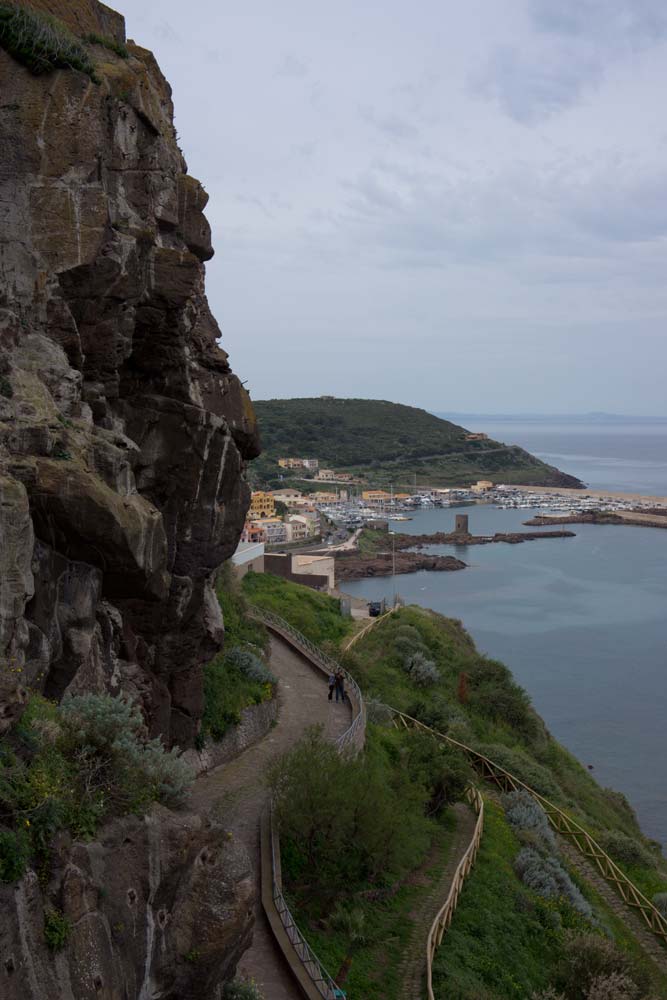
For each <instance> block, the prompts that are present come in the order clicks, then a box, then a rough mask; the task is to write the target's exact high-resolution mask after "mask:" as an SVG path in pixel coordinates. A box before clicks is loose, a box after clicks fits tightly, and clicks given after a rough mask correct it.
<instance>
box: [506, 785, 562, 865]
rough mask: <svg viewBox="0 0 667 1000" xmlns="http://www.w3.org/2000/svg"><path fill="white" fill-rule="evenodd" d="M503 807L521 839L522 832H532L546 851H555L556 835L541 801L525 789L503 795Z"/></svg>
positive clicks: (538, 844) (536, 842)
mask: <svg viewBox="0 0 667 1000" xmlns="http://www.w3.org/2000/svg"><path fill="white" fill-rule="evenodd" d="M502 803H503V808H504V810H505V816H506V818H507V822H508V823H509V824H510V826H511V827H512V828H513V829H514V831H515V833H516V834H517V835H518V836H519V838H520V839H521V834H526V833H528V834H531V835H532V839H533V841H534V842H535V844H536V845H537V846H539V847H540V848H541V849H542V850H543V851H545V852H546V853H551V854H553V853H555V851H556V837H555V835H554V832H553V830H552V829H551V827H550V826H549V820H548V819H547V814H546V813H545V811H544V809H543V808H542V806H541V805H540V804H539V802H536V801H535V799H534V798H533V797H532V795H530V794H529V793H528V792H526V791H524V789H520V790H519V791H517V792H510V793H509V794H508V795H503V798H502Z"/></svg>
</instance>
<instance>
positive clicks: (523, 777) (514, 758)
mask: <svg viewBox="0 0 667 1000" xmlns="http://www.w3.org/2000/svg"><path fill="white" fill-rule="evenodd" d="M477 749H478V750H479V752H480V753H482V754H484V756H485V757H488V758H489V759H490V760H492V761H494V762H495V763H496V764H498V765H499V766H500V767H502V768H503V769H504V770H505V771H509V772H510V774H513V775H514V776H515V777H516V778H518V779H519V780H520V781H522V782H523V783H524V784H525V785H528V787H529V788H532V789H534V791H536V792H538V793H539V794H540V795H544V797H545V798H547V799H552V800H553V801H556V802H557V801H559V800H562V799H563V793H562V791H561V790H560V788H559V787H558V785H557V784H556V782H555V781H554V779H553V777H552V773H551V771H550V770H549V769H548V768H546V767H542V765H541V764H538V763H537V762H536V761H535V760H533V758H532V757H529V756H528V754H527V753H525V752H524V751H523V750H520V749H518V748H514V749H513V748H511V747H507V746H505V745H504V744H503V743H488V744H486V745H485V744H481V745H479V746H478V747H477Z"/></svg>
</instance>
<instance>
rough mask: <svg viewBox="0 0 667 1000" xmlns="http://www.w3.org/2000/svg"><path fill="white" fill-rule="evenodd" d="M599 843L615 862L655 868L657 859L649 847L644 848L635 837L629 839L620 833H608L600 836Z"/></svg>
mask: <svg viewBox="0 0 667 1000" xmlns="http://www.w3.org/2000/svg"><path fill="white" fill-rule="evenodd" d="M597 839H598V843H599V844H600V847H602V849H603V850H605V851H606V852H607V854H609V855H610V856H611V857H612V858H613V859H614V861H620V862H621V864H626V865H642V866H643V867H645V868H655V866H656V859H655V857H654V856H653V854H651V852H650V851H649V849H648V848H647V847H644V845H643V844H641V843H640V842H639V841H638V840H635V838H634V837H628V836H627V835H626V834H624V833H619V832H618V831H615V830H613V831H611V830H610V831H608V832H605V833H601V834H600V835H599V836H598V838H597Z"/></svg>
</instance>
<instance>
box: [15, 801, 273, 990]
mask: <svg viewBox="0 0 667 1000" xmlns="http://www.w3.org/2000/svg"><path fill="white" fill-rule="evenodd" d="M55 855H56V860H55V871H54V874H53V877H52V878H51V880H50V883H49V885H48V886H44V885H42V884H41V882H40V879H39V878H38V877H37V875H36V874H35V873H34V872H29V873H28V874H27V875H26V876H25V877H24V878H23V879H22V880H21V882H20V883H19V884H18V885H17V886H16V887H14V886H1V885H0V914H1V915H2V916H3V919H2V920H0V995H1V996H2V997H3V1000H45V998H47V997H53V998H54V1000H55V998H58V1000H130V998H131V1000H151V998H154V997H162V998H164V1000H204V998H206V1000H208V998H210V1000H216V998H219V997H220V996H221V994H222V984H223V983H224V982H225V981H226V980H228V979H229V978H230V977H231V975H232V974H233V971H234V969H235V967H236V963H237V961H238V959H239V957H240V955H241V953H242V952H243V951H244V950H245V948H247V947H248V944H249V941H250V934H251V926H252V925H251V908H252V902H253V898H254V882H253V878H252V873H251V870H250V862H249V858H248V854H247V851H246V850H245V848H244V847H243V846H242V845H241V844H240V843H238V842H237V841H235V840H234V839H232V838H231V836H230V835H229V834H228V833H226V832H225V830H224V829H223V828H222V827H221V826H218V825H215V824H213V825H211V824H210V823H208V822H206V821H204V820H202V819H201V818H200V817H197V816H192V815H180V816H177V815H174V814H173V813H171V812H169V811H168V810H167V809H163V808H161V807H159V806H155V807H153V810H152V812H151V813H150V815H149V816H147V817H146V818H144V819H140V818H138V817H134V816H132V817H127V818H125V819H121V820H116V821H115V822H113V823H110V824H109V825H108V826H106V827H105V828H104V829H103V830H102V831H100V834H99V835H98V839H97V840H95V841H94V842H92V843H89V844H83V843H76V844H74V845H72V844H70V843H69V842H68V839H67V838H64V837H63V838H62V839H61V842H60V843H59V844H57V845H56V851H55ZM54 898H55V899H57V901H58V904H59V908H58V911H57V912H58V919H59V920H61V921H66V922H67V925H68V927H69V933H68V936H67V947H66V949H65V950H64V951H61V952H56V953H55V954H54V953H53V952H52V951H50V950H49V947H48V946H47V943H46V940H45V922H46V920H48V919H49V917H48V915H49V913H50V912H53V911H52V910H51V907H52V905H53V904H52V901H53V899H54ZM8 914H11V917H12V918H11V919H4V917H5V916H6V915H8Z"/></svg>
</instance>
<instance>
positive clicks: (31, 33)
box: [0, 0, 99, 83]
mask: <svg viewBox="0 0 667 1000" xmlns="http://www.w3.org/2000/svg"><path fill="white" fill-rule="evenodd" d="M96 40H97V36H96ZM0 48H3V49H5V50H6V51H7V52H9V54H10V55H11V56H13V57H14V59H16V60H17V62H20V63H22V64H23V65H24V66H27V68H28V69H29V70H30V72H31V73H35V74H40V73H49V72H51V71H52V70H54V69H59V68H64V69H77V70H80V71H81V72H82V73H86V74H87V75H88V76H89V77H90V78H91V80H93V81H94V82H96V83H97V82H99V81H98V79H97V76H96V74H95V66H94V64H93V63H92V61H91V59H90V56H89V54H88V52H87V51H86V49H85V48H84V46H83V45H82V44H81V42H80V41H79V39H77V38H76V37H75V36H74V35H73V34H72V32H71V31H70V30H69V28H67V27H66V25H64V24H63V23H62V22H61V21H59V20H58V19H57V18H55V17H50V16H49V15H48V14H42V13H40V12H38V11H35V10H30V9H29V8H26V7H20V6H17V5H16V4H14V3H11V2H8V0H0Z"/></svg>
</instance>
